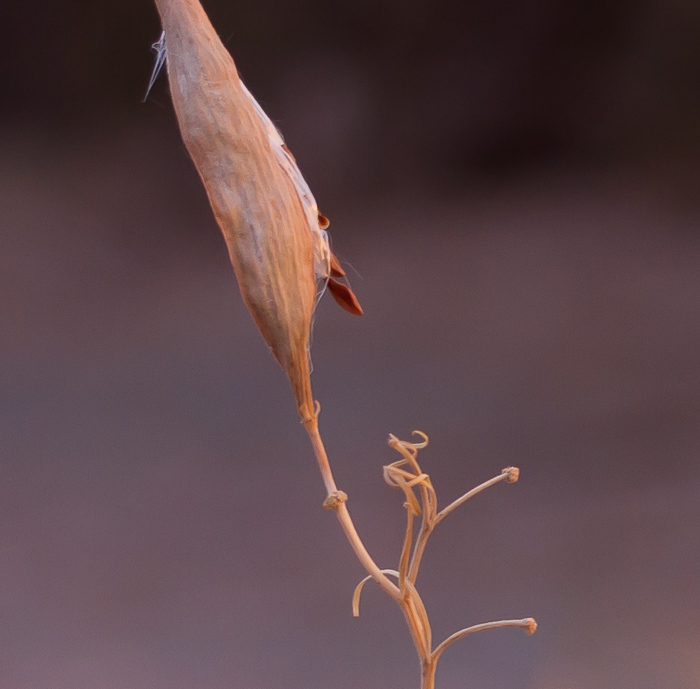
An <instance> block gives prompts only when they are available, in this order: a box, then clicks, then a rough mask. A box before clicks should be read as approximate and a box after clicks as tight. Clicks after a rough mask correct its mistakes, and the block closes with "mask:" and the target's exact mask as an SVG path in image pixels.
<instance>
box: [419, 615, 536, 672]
mask: <svg viewBox="0 0 700 689" xmlns="http://www.w3.org/2000/svg"><path fill="white" fill-rule="evenodd" d="M502 627H517V628H519V629H524V630H525V631H526V632H527V633H528V634H534V633H535V630H536V629H537V622H535V620H534V619H533V618H532V617H526V618H525V619H522V620H499V621H498V622H485V623H484V624H475V625H474V626H473V627H467V628H466V629H460V630H459V631H458V632H455V633H454V634H452V635H451V636H448V637H447V638H446V639H445V640H444V641H443V642H442V643H441V644H439V645H438V647H437V648H436V649H435V650H434V651H433V655H432V660H433V662H434V663H437V661H438V658H439V657H440V656H441V655H442V652H443V651H444V650H445V649H446V648H447V647H448V646H449V645H450V644H453V643H454V642H455V641H457V640H458V639H461V638H463V637H465V636H468V635H469V634H473V633H474V632H482V631H484V630H485V629H500V628H502Z"/></svg>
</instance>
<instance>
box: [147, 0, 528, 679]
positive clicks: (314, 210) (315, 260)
mask: <svg viewBox="0 0 700 689" xmlns="http://www.w3.org/2000/svg"><path fill="white" fill-rule="evenodd" d="M155 2H156V5H157V7H158V11H159V13H160V16H161V20H162V24H163V35H162V36H161V40H160V41H159V42H158V43H157V44H156V45H155V46H154V48H155V49H156V52H157V54H158V57H157V63H156V70H154V76H153V77H152V79H151V84H149V89H150V86H151V85H152V83H153V80H154V78H155V76H156V75H157V69H158V65H160V64H162V62H163V59H165V62H166V63H167V66H168V78H169V83H170V90H171V95H172V100H173V104H174V107H175V112H176V115H177V119H178V123H179V126H180V131H181V133H182V138H183V140H184V142H185V145H186V146H187V150H188V151H189V153H190V155H191V157H192V160H193V161H194V164H195V166H196V168H197V170H198V172H199V175H200V177H201V178H202V182H203V183H204V187H205V189H206V191H207V194H208V197H209V201H210V204H211V207H212V210H213V211H214V215H215V217H216V220H217V222H218V224H219V226H220V227H221V230H222V232H223V235H224V239H225V241H226V245H227V247H228V250H229V255H230V258H231V263H232V264H233V268H234V271H235V273H236V276H237V278H238V283H239V286H240V289H241V293H242V295H243V299H244V301H245V303H246V305H247V306H248V308H249V310H250V312H251V314H252V315H253V318H254V320H255V322H256V324H257V326H258V328H259V329H260V332H261V333H262V335H263V337H264V338H265V340H266V342H267V343H268V345H269V346H270V348H271V350H272V353H273V354H274V356H275V357H276V359H277V361H278V362H279V363H280V365H281V366H282V368H283V369H284V371H285V372H286V374H287V376H288V377H289V380H290V382H291V385H292V390H293V392H294V396H295V398H296V402H297V408H298V411H299V414H300V416H301V418H302V421H303V423H304V427H305V428H306V431H307V433H308V435H309V439H310V441H311V444H312V447H313V450H314V454H315V456H316V460H317V462H318V465H319V468H320V471H321V476H322V478H323V481H324V485H325V487H326V499H325V501H324V503H323V506H324V507H325V508H326V509H328V510H331V511H333V512H335V514H336V516H337V518H338V520H339V522H340V524H341V526H342V528H343V530H344V532H345V535H346V536H347V538H348V541H349V542H350V545H351V547H352V548H353V550H354V551H355V554H356V555H357V557H358V559H359V561H360V563H361V564H362V566H363V567H364V568H365V570H366V571H367V572H368V574H369V576H368V577H367V578H366V579H364V580H363V581H361V582H360V584H359V585H358V586H357V589H356V591H355V595H354V596H353V613H354V614H355V615H357V614H359V602H360V594H361V591H362V587H363V586H364V584H365V583H366V581H368V580H369V579H370V578H371V579H373V580H374V581H375V582H377V583H378V584H379V586H381V587H382V589H383V590H384V591H385V592H386V593H387V594H388V595H389V596H390V597H391V598H392V599H394V600H395V601H396V602H397V604H398V605H399V607H400V608H401V610H402V612H403V614H404V617H405V618H406V622H407V624H408V627H409V630H410V632H411V636H412V638H413V642H414V644H415V646H416V650H417V652H418V656H419V658H420V661H421V672H422V675H421V676H422V683H421V686H422V688H423V689H433V687H434V683H435V668H436V665H437V661H438V659H439V657H440V656H441V654H442V652H443V651H444V650H445V649H446V648H447V647H448V646H449V645H450V644H452V643H453V642H454V641H456V640H457V639H460V638H462V637H464V636H467V635H468V634H471V633H473V632H476V631H481V630H483V629H492V628H497V627H520V628H522V629H525V630H526V631H527V632H528V633H533V632H534V631H535V628H536V624H535V621H534V620H533V619H532V618H526V619H522V620H501V621H499V622H489V623H486V624H480V625H475V626H472V627H467V628H465V629H462V630H460V631H458V632H455V633H454V634H453V635H452V636H450V637H448V638H447V639H445V640H444V641H443V642H442V643H440V644H438V645H437V646H433V642H432V633H431V627H430V621H429V619H428V614H427V612H426V609H425V606H424V604H423V601H422V599H421V597H420V595H419V593H418V590H417V588H416V578H417V576H418V570H419V567H420V563H421V559H422V557H423V554H424V551H425V547H426V544H427V541H428V537H429V536H430V534H431V533H432V531H433V529H434V528H435V526H436V525H437V524H438V523H439V522H440V521H441V520H442V519H443V518H444V517H446V516H447V515H448V514H450V513H451V512H452V511H453V510H454V509H456V508H457V507H458V506H459V505H461V504H462V503H464V502H465V501H466V500H468V499H469V498H471V497H473V496H474V495H476V494H477V493H479V492H481V491H482V490H484V489H485V488H487V487H488V486H490V485H493V484H495V483H498V482H500V481H506V482H508V483H513V482H515V481H517V479H518V475H519V472H518V469H517V468H515V467H508V468H506V469H504V470H503V472H502V473H501V474H499V475H498V476H496V477H494V478H493V479H491V480H489V481H486V482H485V483H482V484H481V485H480V486H477V487H476V488H474V489H473V490H471V491H469V492H468V493H465V494H464V495H463V496H461V497H460V498H458V499H457V500H455V501H453V502H452V503H451V504H449V505H448V506H447V507H445V508H444V509H443V510H442V511H439V512H438V510H437V496H436V494H435V490H434V488H433V486H432V483H431V481H430V477H429V476H428V475H427V474H425V473H423V472H422V471H421V469H420V466H419V465H418V462H417V455H418V451H419V450H420V449H422V448H423V447H425V446H426V445H427V442H428V438H427V436H425V435H424V434H422V433H419V435H420V436H421V437H422V439H423V440H422V442H420V443H410V442H406V441H401V440H398V439H397V438H396V437H394V436H390V441H389V444H390V445H391V447H393V448H394V449H395V450H397V451H398V452H399V453H400V454H401V456H402V459H400V460H399V461H397V462H394V463H393V464H390V465H389V466H387V467H385V468H384V477H385V479H386V480H387V482H388V483H389V484H390V485H392V486H394V487H397V488H399V489H401V490H402V491H403V493H404V496H405V503H404V505H405V507H406V514H407V522H406V533H405V537H404V543H403V548H402V552H401V557H400V560H399V565H398V569H396V570H393V569H380V567H379V566H378V565H377V564H376V563H375V561H374V560H373V559H372V557H371V556H370V554H369V553H368V552H367V550H366V548H365V546H364V544H363V543H362V540H361V539H360V537H359V535H358V533H357V531H356V529H355V526H354V524H353V522H352V519H351V518H350V514H349V512H348V509H347V505H346V502H347V495H346V494H345V493H344V492H343V491H341V490H338V488H337V486H336V484H335V480H334V478H333V473H332V471H331V467H330V463H329V461H328V456H327V454H326V450H325V447H324V445H323V441H322V439H321V435H320V432H319V428H318V414H319V409H320V407H319V405H318V403H317V402H316V403H315V402H314V400H313V396H312V392H311V382H310V365H309V351H308V350H309V335H310V330H311V321H312V316H313V312H314V308H315V305H316V302H317V299H318V297H319V295H320V294H322V292H323V290H324V289H326V288H328V291H329V292H330V293H331V295H332V296H333V297H334V298H335V300H336V301H337V302H338V303H339V304H340V305H341V306H342V307H343V308H345V309H346V310H348V311H350V312H351V313H354V314H357V315H360V314H362V308H361V307H360V305H359V303H358V301H357V299H356V297H355V295H354V294H353V293H352V291H351V290H350V288H349V287H348V286H347V285H346V284H344V283H343V282H341V281H340V280H341V279H342V278H344V277H345V273H344V271H343V269H342V267H341V266H340V264H339V263H338V261H337V259H336V258H335V256H334V255H333V254H332V252H331V251H330V249H329V243H328V235H327V233H326V229H327V227H328V220H327V218H326V217H325V216H323V215H322V214H321V213H320V212H319V210H318V206H317V205H316V201H315V199H314V197H313V195H312V194H311V191H310V190H309V188H308V186H307V184H306V182H305V181H304V178H303V177H302V175H301V173H300V172H299V169H298V167H297V165H296V161H295V160H294V158H293V156H292V154H291V153H290V152H289V150H288V149H287V147H286V146H285V144H284V141H283V139H282V137H281V135H280V134H279V132H278V131H277V129H276V128H275V126H274V125H273V124H272V122H271V121H270V120H269V118H268V117H267V115H266V114H265V113H264V112H263V110H262V108H261V107H260V106H259V105H258V103H257V102H256V101H255V99H254V98H253V96H252V95H251V94H250V92H249V91H248V89H247V88H246V87H245V85H244V84H243V83H242V82H241V80H240V79H239V76H238V72H237V70H236V67H235V65H234V63H233V60H232V59H231V56H230V55H229V54H228V52H227V50H226V49H225V48H224V46H223V44H222V43H221V41H220V40H219V37H218V36H217V34H216V32H215V31H214V28H213V27H212V25H211V23H210V21H209V19H208V17H207V16H206V14H205V12H204V10H203V9H202V6H201V5H200V3H199V0H155ZM417 517H421V526H420V529H419V531H418V533H417V534H416V535H415V538H414V530H413V523H414V519H415V518H417Z"/></svg>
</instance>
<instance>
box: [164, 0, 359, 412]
mask: <svg viewBox="0 0 700 689" xmlns="http://www.w3.org/2000/svg"><path fill="white" fill-rule="evenodd" d="M156 5H157V7H158V11H159V13H160V16H161V20H162V24H163V31H164V35H165V57H166V62H167V66H168V79H169V82H170V91H171V96H172V100H173V105H174V107H175V113H176V115H177V119H178V123H179V126H180V131H181V133H182V138H183V140H184V142H185V145H186V146H187V150H188V151H189V153H190V156H191V157H192V160H193V161H194V164H195V166H196V168H197V171H198V172H199V174H200V176H201V178H202V182H203V183H204V187H205V189H206V191H207V194H208V196H209V201H210V203H211V207H212V210H213V211H214V215H215V217H216V220H217V222H218V224H219V226H220V227H221V231H222V232H223V235H224V239H225V240H226V245H227V247H228V250H229V256H230V258H231V263H232V264H233V268H234V270H235V272H236V277H237V278H238V284H239V286H240V289H241V294H242V295H243V299H244V300H245V303H246V305H247V306H248V308H249V310H250V312H251V314H252V315H253V318H254V319H255V322H256V324H257V326H258V328H259V329H260V332H261V333H262V335H263V337H264V338H265V340H266V342H267V343H268V345H269V346H270V348H271V350H272V353H273V354H274V355H275V357H276V359H277V360H278V361H279V363H280V365H281V366H282V368H283V369H284V370H285V372H286V373H287V376H288V377H289V380H290V382H291V384H292V390H293V392H294V396H295V397H296V400H297V407H298V409H299V414H300V415H301V417H302V419H303V420H304V421H308V420H309V419H311V418H312V417H313V416H314V404H313V398H312V395H311V385H310V380H309V356H308V350H309V332H310V329H311V318H312V315H313V311H314V307H315V304H316V298H317V281H318V280H322V281H323V282H324V283H325V284H328V286H329V287H330V291H331V293H332V294H333V296H335V297H336V299H337V300H338V301H339V303H341V305H342V306H343V307H344V308H346V309H348V310H350V311H352V312H354V313H358V314H359V313H361V312H362V310H361V308H360V306H359V303H358V302H357V299H356V298H355V297H354V295H353V294H352V292H351V291H350V289H349V288H348V287H346V286H345V285H343V284H342V283H340V282H338V281H337V280H336V277H342V269H340V270H339V264H338V262H337V260H333V259H332V257H331V253H330V250H329V247H328V237H327V234H326V232H325V227H327V225H328V221H327V219H326V218H325V217H324V216H322V215H320V214H319V211H318V207H317V206H316V202H315V200H314V198H313V196H312V195H311V192H310V191H309V189H308V186H307V185H306V182H305V181H304V179H303V177H302V176H301V174H300V173H299V170H298V168H297V166H296V163H295V161H294V158H293V157H292V156H291V154H290V153H289V151H288V150H287V148H286V146H285V145H284V141H283V140H282V137H281V136H280V134H279V132H278V131H277V130H276V129H275V127H274V125H273V124H272V123H271V122H270V120H269V119H268V118H267V116H266V115H265V113H264V112H263V111H262V109H261V108H260V106H259V105H258V104H257V103H256V102H255V100H254V99H253V97H252V96H251V94H250V92H249V91H248V90H247V89H246V87H245V86H244V84H243V83H242V82H241V80H240V78H239V76H238V71H237V70H236V67H235V65H234V63H233V60H232V59H231V56H230V55H229V53H228V51H227V50H226V48H225V47H224V46H223V44H222V43H221V41H220V40H219V37H218V36H217V34H216V31H215V30H214V28H213V26H212V25H211V22H210V21H209V18H208V17H207V15H206V14H205V12H204V10H203V8H202V6H201V5H200V3H199V1H198V0H156ZM321 224H323V225H324V227H323V228H322V227H321Z"/></svg>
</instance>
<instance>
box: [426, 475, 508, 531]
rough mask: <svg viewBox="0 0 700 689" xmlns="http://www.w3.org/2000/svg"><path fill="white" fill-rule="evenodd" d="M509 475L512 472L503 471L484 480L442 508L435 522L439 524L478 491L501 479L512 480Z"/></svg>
mask: <svg viewBox="0 0 700 689" xmlns="http://www.w3.org/2000/svg"><path fill="white" fill-rule="evenodd" d="M509 476H510V474H508V473H506V472H505V471H504V472H503V473H501V474H499V475H498V476H494V477H493V478H491V479H489V480H488V481H484V482H483V483H482V484H481V485H478V486H477V487H476V488H472V489H471V490H470V491H468V492H467V493H465V494H464V495H463V496H462V497H461V498H457V499H456V500H455V501H454V502H451V503H450V504H449V505H448V506H447V507H445V508H444V509H443V510H440V512H439V513H438V515H437V517H435V524H438V523H439V522H441V521H442V520H443V519H444V518H445V517H446V516H447V515H448V514H449V513H450V512H452V511H453V510H455V509H457V507H459V506H460V505H461V504H462V503H464V502H466V501H467V500H469V498H473V497H474V496H475V495H476V494H477V493H481V491H482V490H485V489H486V488H488V487H489V486H493V485H494V484H495V483H499V482H500V481H508V480H510V479H509Z"/></svg>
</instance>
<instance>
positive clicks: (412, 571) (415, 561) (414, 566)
mask: <svg viewBox="0 0 700 689" xmlns="http://www.w3.org/2000/svg"><path fill="white" fill-rule="evenodd" d="M433 526H434V523H432V524H431V523H430V522H428V521H427V518H426V515H425V509H424V510H423V523H422V524H421V529H420V531H419V532H418V538H416V544H415V546H414V547H413V556H412V557H411V566H410V568H409V570H408V578H409V579H410V580H411V582H412V583H414V584H415V583H416V579H417V578H418V569H419V568H420V563H421V559H422V558H423V553H424V552H425V546H426V545H427V544H428V536H430V534H431V533H432V532H433Z"/></svg>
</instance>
